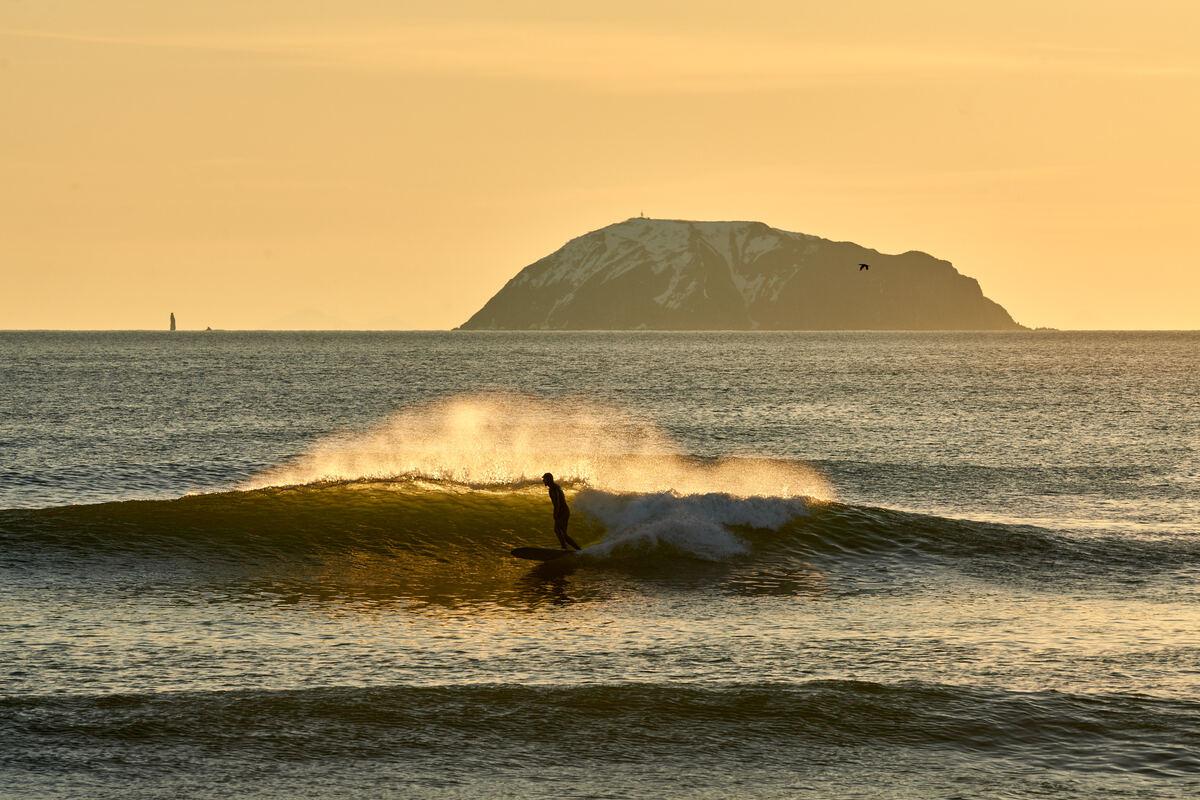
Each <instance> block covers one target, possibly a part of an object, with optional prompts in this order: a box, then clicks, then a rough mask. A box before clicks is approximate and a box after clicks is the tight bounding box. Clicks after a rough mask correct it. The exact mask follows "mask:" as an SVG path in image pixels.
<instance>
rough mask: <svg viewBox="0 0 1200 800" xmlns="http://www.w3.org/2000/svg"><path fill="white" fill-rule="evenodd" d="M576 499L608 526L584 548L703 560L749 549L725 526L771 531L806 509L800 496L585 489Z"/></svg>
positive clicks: (596, 551) (603, 552)
mask: <svg viewBox="0 0 1200 800" xmlns="http://www.w3.org/2000/svg"><path fill="white" fill-rule="evenodd" d="M576 505H577V507H578V508H579V509H581V510H583V511H585V512H586V513H588V514H591V515H592V516H594V517H596V518H597V519H599V520H601V521H602V522H603V523H604V525H605V527H606V529H607V531H608V533H607V534H606V535H605V537H604V539H603V540H602V541H601V542H599V543H597V544H595V545H592V546H591V547H589V548H587V550H586V552H587V553H588V554H591V555H598V556H611V555H621V554H629V553H632V552H638V551H644V550H648V549H658V548H666V549H670V550H675V551H678V552H680V553H683V554H686V555H689V556H693V557H696V558H702V559H706V560H709V561H721V560H724V559H726V558H730V557H732V556H739V555H745V554H747V553H749V552H750V545H749V544H748V543H747V542H745V541H743V540H742V539H741V538H740V537H739V536H737V535H736V534H734V533H733V532H732V531H730V530H729V527H728V526H742V527H750V528H759V529H765V530H773V531H774V530H779V528H781V527H782V526H783V525H784V524H786V523H787V522H789V521H791V520H793V519H795V518H796V517H799V516H803V515H804V514H807V513H808V506H807V504H806V503H805V502H804V500H802V499H800V498H775V497H733V496H731V495H728V494H698V495H682V496H681V495H677V494H674V493H671V492H657V493H654V494H642V495H616V494H609V493H605V492H593V491H585V492H581V493H580V494H579V496H578V497H577V498H576Z"/></svg>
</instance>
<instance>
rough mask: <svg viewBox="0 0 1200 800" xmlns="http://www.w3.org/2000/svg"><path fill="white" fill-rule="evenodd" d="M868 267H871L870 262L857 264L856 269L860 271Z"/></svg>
mask: <svg viewBox="0 0 1200 800" xmlns="http://www.w3.org/2000/svg"><path fill="white" fill-rule="evenodd" d="M870 268H871V265H870V264H859V265H858V271H859V272H862V271H863V270H864V269H870Z"/></svg>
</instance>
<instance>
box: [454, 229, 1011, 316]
mask: <svg viewBox="0 0 1200 800" xmlns="http://www.w3.org/2000/svg"><path fill="white" fill-rule="evenodd" d="M860 264H861V265H868V264H869V268H863V267H860ZM461 328H462V329H466V330H517V329H524V330H527V329H536V330H1021V329H1022V326H1021V325H1018V324H1017V323H1016V322H1014V321H1013V318H1012V317H1011V316H1009V314H1008V312H1007V311H1005V310H1004V308H1002V307H1001V306H1000V305H999V304H997V303H995V302H993V301H992V300H989V299H988V298H987V297H985V296H984V295H983V292H982V291H981V290H980V288H979V283H978V282H977V281H976V280H975V279H974V278H970V277H967V276H966V275H961V274H959V272H958V271H957V270H956V269H955V268H954V267H953V266H952V265H951V264H950V262H948V261H942V260H941V259H937V258H934V257H933V256H930V255H928V254H926V253H920V252H916V251H909V252H907V253H901V254H900V255H884V254H882V253H879V252H878V251H875V250H870V249H867V248H865V247H862V246H860V245H857V244H854V243H852V242H833V241H829V240H828V239H822V238H820V237H818V236H811V235H809V234H804V233H790V232H788V231H783V230H779V229H777V228H772V227H770V226H768V225H765V224H763V223H761V222H692V221H688V220H662V219H644V218H634V219H629V220H626V221H624V222H619V223H616V224H614V225H609V226H607V227H604V228H601V229H600V230H597V231H592V232H591V233H588V234H585V235H583V236H580V237H579V238H577V239H572V240H571V241H570V242H567V244H565V245H563V247H561V248H560V249H558V250H557V251H555V252H554V253H551V254H550V255H548V256H546V257H545V258H542V259H540V260H539V261H536V262H534V263H533V264H530V265H529V266H527V267H525V268H524V269H523V270H521V271H520V272H519V273H517V275H516V276H515V277H514V278H513V279H512V280H510V281H509V282H508V283H507V284H506V285H505V286H504V288H502V289H501V290H500V291H499V292H497V293H496V295H495V296H494V297H492V299H491V300H489V301H488V302H487V304H485V305H484V306H483V308H481V309H480V310H479V311H477V312H476V313H475V314H474V315H473V316H472V317H471V318H470V319H469V320H467V321H466V322H465V323H463V325H462V326H461Z"/></svg>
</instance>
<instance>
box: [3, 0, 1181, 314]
mask: <svg viewBox="0 0 1200 800" xmlns="http://www.w3.org/2000/svg"><path fill="white" fill-rule="evenodd" d="M1197 42H1200V3H1196V2H1194V1H1192V0H1188V1H1185V0H1139V1H1138V2H1133V1H1132V0H1130V1H1128V2H1115V1H1114V0H1003V2H999V1H997V2H969V1H967V0H905V1H904V2H899V1H898V0H861V1H860V2H855V0H839V1H838V2H832V1H831V0H822V2H806V1H805V0H790V1H773V0H741V2H736V3H734V2H729V0H721V1H720V2H713V1H710V0H689V2H654V1H653V0H636V1H635V0H609V2H605V3H603V4H599V3H572V2H568V1H565V0H559V2H528V0H505V2H453V0H442V1H441V2H419V3H418V2H403V0H386V1H385V0H339V2H337V3H328V2H316V1H315V0H250V1H248V0H239V1H237V2H235V1H233V0H205V2H196V3H182V2H167V0H162V1H161V2H150V1H149V0H140V1H135V0H104V2H96V0H0V271H2V275H3V287H4V290H3V291H0V328H161V327H163V326H164V325H165V321H166V316H167V313H168V312H169V311H174V312H175V313H176V314H177V316H178V317H179V323H180V327H181V328H185V329H186V328H196V327H204V326H206V325H211V326H213V327H217V328H403V329H412V328H447V327H453V326H455V325H458V324H460V323H461V322H463V321H464V320H466V318H467V317H469V316H470V315H471V314H472V313H473V312H474V311H475V310H476V309H477V308H478V307H479V306H480V305H482V304H483V303H484V302H485V301H486V300H487V299H488V298H489V297H490V296H491V295H492V294H493V293H494V292H495V291H496V290H498V289H499V288H500V286H502V285H503V284H504V282H505V281H507V280H508V278H510V277H511V276H512V275H513V274H515V273H516V272H517V270H519V269H520V268H521V267H523V266H525V265H526V264H528V263H530V262H532V261H534V260H536V259H537V258H540V257H541V256H543V255H546V254H547V253H549V252H551V251H553V250H554V249H556V248H558V247H559V246H561V245H562V244H563V243H564V242H565V241H566V240H568V239H570V238H573V237H574V236H577V235H579V234H582V233H584V232H586V231H589V230H593V229H595V228H598V227H601V226H603V225H606V224H608V223H611V222H616V221H618V220H621V219H625V218H627V217H630V216H635V215H637V214H638V213H640V212H643V211H644V212H645V213H646V215H647V216H652V217H672V218H689V219H756V220H761V221H763V222H766V223H768V224H770V225H774V226H776V227H780V228H784V229H787V230H794V231H803V232H805V233H813V234H817V235H820V236H825V237H828V238H832V239H840V240H852V241H855V242H858V243H860V244H863V245H866V246H868V247H874V248H876V249H879V250H882V251H884V252H902V251H905V250H910V249H914V250H924V251H926V252H929V253H932V254H934V255H936V256H938V257H940V258H945V259H948V260H950V261H953V262H954V264H955V265H956V266H957V267H958V268H959V270H960V271H962V272H964V273H966V274H969V275H972V276H974V277H976V278H978V279H979V280H980V282H981V283H982V285H983V289H984V291H985V293H986V294H988V295H989V296H990V297H992V298H993V299H994V300H997V301H998V302H1000V303H1001V304H1003V305H1004V306H1005V307H1006V308H1007V309H1008V310H1009V311H1010V312H1011V313H1012V314H1013V316H1014V317H1015V318H1016V319H1017V320H1018V321H1020V322H1022V323H1024V324H1027V325H1033V326H1036V325H1047V326H1055V327H1061V328H1192V329H1194V328H1200V264H1197V263H1195V258H1194V255H1193V254H1194V252H1195V249H1196V247H1195V237H1196V235H1197V232H1198V227H1200V226H1198V225H1197V222H1198V221H1200V213H1198V212H1200V201H1198V199H1197V196H1198V192H1200V44H1198V43H1197Z"/></svg>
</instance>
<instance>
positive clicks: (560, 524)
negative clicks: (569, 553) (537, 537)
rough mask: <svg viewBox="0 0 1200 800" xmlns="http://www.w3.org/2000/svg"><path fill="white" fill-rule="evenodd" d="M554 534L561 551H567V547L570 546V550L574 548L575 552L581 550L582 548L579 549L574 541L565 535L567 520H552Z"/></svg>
mask: <svg viewBox="0 0 1200 800" xmlns="http://www.w3.org/2000/svg"><path fill="white" fill-rule="evenodd" d="M554 533H555V534H556V535H557V536H558V543H559V545H560V546H561V547H562V549H563V550H566V549H567V545H570V546H571V547H572V548H574V549H576V550H582V549H583V548H582V547H580V546H579V545H578V544H576V543H575V540H574V539H572V538H571V537H570V536H568V535H567V520H566V519H556V520H554Z"/></svg>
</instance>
